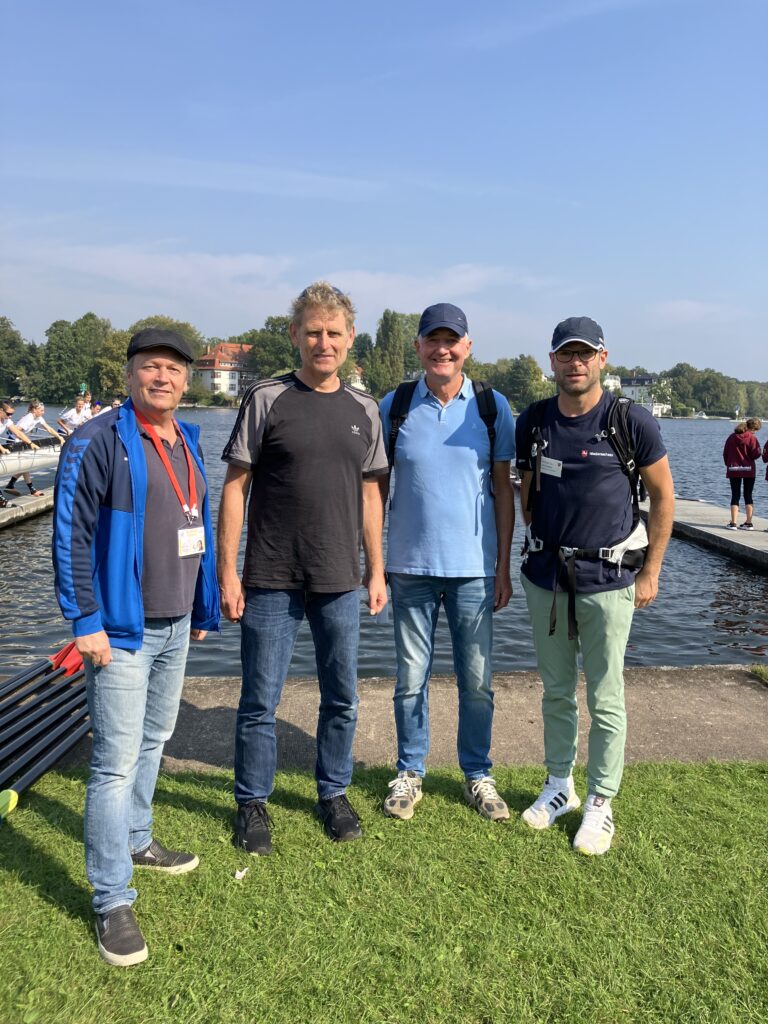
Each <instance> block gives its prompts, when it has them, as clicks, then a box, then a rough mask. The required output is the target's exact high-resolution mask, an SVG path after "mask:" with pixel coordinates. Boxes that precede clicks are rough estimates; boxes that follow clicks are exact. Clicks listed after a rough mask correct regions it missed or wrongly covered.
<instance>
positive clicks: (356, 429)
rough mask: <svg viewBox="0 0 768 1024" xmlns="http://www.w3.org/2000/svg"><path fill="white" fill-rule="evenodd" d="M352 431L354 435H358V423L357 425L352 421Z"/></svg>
mask: <svg viewBox="0 0 768 1024" xmlns="http://www.w3.org/2000/svg"><path fill="white" fill-rule="evenodd" d="M352 433H353V434H354V435H355V436H356V437H358V436H359V434H360V427H358V425H357V424H356V423H353V424H352Z"/></svg>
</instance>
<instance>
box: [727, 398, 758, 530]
mask: <svg viewBox="0 0 768 1024" xmlns="http://www.w3.org/2000/svg"><path fill="white" fill-rule="evenodd" d="M762 425H763V423H762V420H759V419H757V417H756V416H751V417H750V418H749V419H748V420H747V421H746V422H744V423H737V424H736V426H735V427H734V428H733V433H732V434H729V435H728V437H727V438H726V440H725V445H724V447H723V462H724V463H725V476H726V479H727V480H729V481H730V484H731V521H730V522H729V523H726V529H727V530H736V529H739V530H754V528H755V527H754V525H753V523H752V513H753V511H754V506H753V504H752V491H753V489H754V486H755V478H756V476H757V469H756V462H757V460H758V459H759V458H760V442H759V441H758V440H757V438H756V437H755V432H756V431H758V430H759V429H760V427H762ZM742 486H743V487H744V508H745V511H746V514H747V518H746V519H745V520H744V522H743V523H742V524H741V526H739V525H738V523H737V519H738V515H739V500H740V498H741V488H742Z"/></svg>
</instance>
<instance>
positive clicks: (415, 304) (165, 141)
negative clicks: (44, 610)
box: [0, 0, 768, 380]
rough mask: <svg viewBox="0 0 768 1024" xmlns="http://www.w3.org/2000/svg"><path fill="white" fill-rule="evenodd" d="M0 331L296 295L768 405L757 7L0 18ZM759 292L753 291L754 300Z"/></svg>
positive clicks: (566, 5)
mask: <svg viewBox="0 0 768 1024" xmlns="http://www.w3.org/2000/svg"><path fill="white" fill-rule="evenodd" d="M0 33H2V37H3V39H4V44H3V55H2V62H1V64H0V118H1V120H2V129H1V135H0V138H2V144H1V145H0V217H2V234H1V235H0V314H4V315H6V316H9V317H10V318H11V319H12V320H13V321H14V323H15V324H16V326H17V327H18V328H19V330H20V331H21V332H22V334H24V336H25V337H27V338H28V339H30V340H38V341H40V340H43V338H44V332H45V329H46V327H47V326H48V325H49V324H50V323H51V321H53V320H54V319H58V318H65V319H74V318H76V317H78V316H80V315H82V314H83V313H84V312H86V311H88V310H93V311H94V312H96V313H98V314H99V315H100V316H104V317H108V318H109V319H110V320H111V321H112V323H113V324H114V325H115V326H116V327H125V326H128V324H129V323H131V322H132V321H133V320H135V319H137V318H139V317H142V316H146V315H149V314H151V313H161V312H162V313H167V314H169V315H171V316H176V317H179V318H181V319H185V320H191V321H192V322H193V323H194V324H196V325H197V326H198V327H199V328H200V329H201V330H202V331H203V333H205V334H207V335H218V336H228V335H230V334H236V333H239V332H241V331H243V330H246V329H247V328H249V327H253V326H259V325H260V324H261V323H262V322H263V320H264V318H265V317H266V316H269V315H271V314H275V313H284V312H286V311H287V307H288V305H289V303H290V300H291V298H292V297H293V296H294V295H295V294H296V293H297V292H298V291H300V290H301V289H302V288H303V287H304V286H305V285H306V284H307V283H308V282H309V281H311V280H314V279H317V278H320V277H324V278H327V279H329V280H331V281H332V282H333V283H334V284H336V285H337V286H339V287H341V288H343V289H344V290H346V291H349V292H350V293H351V295H352V297H353V299H354V300H355V302H356V304H357V306H358V309H359V317H358V329H359V330H368V331H371V332H372V333H373V332H374V331H375V327H376V321H377V319H378V317H379V315H380V314H381V311H382V310H383V309H385V308H387V307H389V308H393V309H397V310H400V311H402V312H414V311H415V312H418V311H420V310H421V309H422V308H423V307H424V306H426V305H429V304H430V303H433V302H441V301H449V302H455V303H457V304H458V305H461V306H462V307H463V308H464V309H465V311H466V313H467V316H468V318H469V325H470V334H471V336H472V337H473V340H474V348H475V355H476V356H477V357H478V358H480V359H488V360H495V359H498V358H501V357H503V356H515V355H519V354H520V353H526V354H528V353H530V354H533V355H535V356H536V357H537V358H538V359H539V360H540V362H542V364H545V363H546V352H547V350H548V341H549V338H550V337H551V333H552V328H553V326H554V324H555V323H556V322H557V321H558V320H560V319H562V318H563V317H566V316H571V315H582V314H587V315H589V316H592V317H594V318H595V319H597V320H599V321H600V323H601V324H602V325H603V327H604V329H605V335H606V340H607V343H608V348H609V359H610V360H611V361H613V362H615V363H625V364H627V365H643V366H646V367H647V368H648V369H651V370H660V369H664V368H668V367H670V366H672V365H673V364H674V363H676V362H679V361H686V362H690V363H693V364H694V365H697V366H701V367H703V366H712V367H714V368H715V369H719V370H722V371H724V372H727V373H731V374H733V375H734V376H737V377H741V378H744V379H760V380H765V379H767V378H768V362H767V361H766V359H765V352H766V345H765V339H764V337H763V336H762V332H761V329H760V323H761V320H762V313H763V308H764V301H762V300H764V296H765V287H764V284H765V280H766V267H765V241H764V240H765V238H766V237H767V236H768V230H767V229H768V223H767V220H768V218H766V165H767V164H768V159H767V157H768V153H767V152H766V151H767V150H768V146H767V145H766V100H767V99H768V88H767V86H768V70H766V61H765V51H766V42H767V41H768V5H767V4H766V3H765V2H764V0H731V2H730V3H728V4H724V3H722V2H721V0H568V2H565V0H514V2H512V0H509V2H507V3H486V4H476V5H468V4H466V3H455V2H453V0H441V2H440V3H436V2H432V0H428V2H423V3H416V2H414V0H411V2H410V3H403V2H400V0H391V2H390V3H388V4H376V5H368V4H360V3H354V4H353V3H341V2H339V3H333V2H330V3H327V4H325V5H318V4H309V3H303V2H294V3H282V4H275V3H264V2H255V0H237V2H235V0H230V2H227V0H218V2H217V3H216V4H214V3H212V2H199V0H197V2H196V0H184V2H181V0H152V2H144V0H132V2H131V3H128V4H110V3H104V2H103V0H101V2H98V3H95V2H93V3H92V2H89V0H70V2H68V3H61V2H59V0H39V2H38V0H0ZM759 285H762V286H763V287H762V288H760V289H759Z"/></svg>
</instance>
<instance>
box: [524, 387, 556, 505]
mask: <svg viewBox="0 0 768 1024" xmlns="http://www.w3.org/2000/svg"><path fill="white" fill-rule="evenodd" d="M549 401H550V399H549V398H541V399H539V401H538V402H534V403H533V404H532V405H529V406H528V409H527V410H526V411H527V413H528V416H527V431H526V438H525V447H526V449H527V451H528V455H529V458H532V459H533V460H534V481H533V484H532V486H531V487H529V488H528V502H527V507H526V512H530V513H531V514H533V496H534V492H538V491H540V490H541V457H542V455H543V454H544V449H545V448H546V447H547V441H545V440H544V436H543V434H542V433H541V427H542V424H543V423H544V410H545V409H546V407H547V402H549Z"/></svg>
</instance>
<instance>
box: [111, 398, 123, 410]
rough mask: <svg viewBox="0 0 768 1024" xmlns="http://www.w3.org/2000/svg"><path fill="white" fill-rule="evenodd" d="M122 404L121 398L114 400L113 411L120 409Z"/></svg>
mask: <svg viewBox="0 0 768 1024" xmlns="http://www.w3.org/2000/svg"><path fill="white" fill-rule="evenodd" d="M122 404H123V403H122V402H121V401H120V399H119V398H113V399H112V408H113V409H119V408H120V406H121V405H122Z"/></svg>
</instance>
